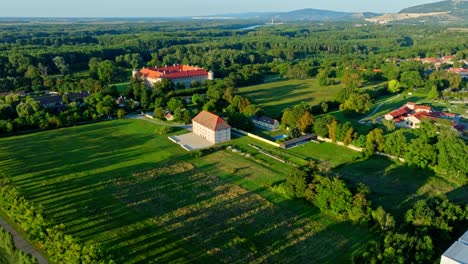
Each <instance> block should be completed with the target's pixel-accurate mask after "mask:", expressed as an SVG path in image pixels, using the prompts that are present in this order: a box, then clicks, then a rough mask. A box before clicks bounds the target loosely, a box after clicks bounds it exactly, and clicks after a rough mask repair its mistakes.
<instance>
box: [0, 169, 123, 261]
mask: <svg viewBox="0 0 468 264" xmlns="http://www.w3.org/2000/svg"><path fill="white" fill-rule="evenodd" d="M0 207H1V210H2V211H3V212H5V213H6V214H7V215H8V216H9V217H10V218H11V219H12V220H13V221H15V223H17V224H18V225H19V226H20V227H21V228H22V229H23V230H24V231H25V232H26V234H27V236H28V238H29V239H30V240H32V241H34V242H37V243H39V244H41V245H42V247H44V249H45V251H46V252H47V254H48V256H49V258H50V260H51V261H52V262H54V263H90V264H91V263H114V261H113V260H112V259H111V258H110V257H109V256H107V255H106V254H105V253H104V252H103V250H102V248H101V246H100V245H99V244H97V243H95V242H92V241H88V242H86V243H83V242H81V241H80V240H79V239H77V238H75V237H73V236H71V235H68V234H66V231H65V226H64V225H63V224H59V225H54V224H52V223H51V222H49V221H48V220H47V219H46V217H45V216H44V214H43V213H42V211H41V209H40V207H39V206H37V205H35V204H34V203H32V202H30V201H28V200H27V199H26V198H25V197H24V196H22V195H21V194H20V193H19V191H18V190H17V188H16V187H15V186H13V185H12V184H11V183H10V182H9V179H8V178H7V177H5V176H3V178H2V179H1V185H0ZM0 235H1V233H0ZM7 240H8V238H7ZM0 243H1V241H0ZM5 243H6V244H8V245H10V244H9V242H5ZM8 247H11V246H8ZM23 257H24V256H23Z"/></svg>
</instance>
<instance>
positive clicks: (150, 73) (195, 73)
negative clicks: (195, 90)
mask: <svg viewBox="0 0 468 264" xmlns="http://www.w3.org/2000/svg"><path fill="white" fill-rule="evenodd" d="M132 75H133V78H137V77H140V78H141V79H142V80H143V81H144V82H146V83H147V84H155V83H156V82H159V81H161V80H162V79H169V80H171V81H172V82H173V83H174V84H179V83H182V84H184V86H185V87H190V84H191V83H192V82H193V81H196V82H202V81H204V80H214V73H213V71H209V72H207V71H206V70H205V69H203V68H200V67H197V66H190V65H178V64H174V65H173V66H164V67H154V68H143V69H141V70H140V71H137V70H134V71H133V74H132Z"/></svg>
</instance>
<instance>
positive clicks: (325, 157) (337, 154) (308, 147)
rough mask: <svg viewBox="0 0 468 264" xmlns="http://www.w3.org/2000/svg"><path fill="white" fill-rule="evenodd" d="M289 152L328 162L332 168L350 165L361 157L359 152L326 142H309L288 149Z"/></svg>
mask: <svg viewBox="0 0 468 264" xmlns="http://www.w3.org/2000/svg"><path fill="white" fill-rule="evenodd" d="M289 151H290V152H292V153H294V154H298V155H300V156H301V157H304V158H313V159H315V160H320V161H325V162H330V165H331V166H332V167H336V166H339V165H342V164H347V163H351V162H353V161H354V160H357V159H359V158H360V157H361V156H362V154H361V153H360V152H357V151H354V150H351V149H349V148H347V147H343V146H339V145H336V144H333V143H327V142H325V143H321V144H317V143H314V142H310V143H307V144H304V145H300V146H297V147H294V148H292V149H289Z"/></svg>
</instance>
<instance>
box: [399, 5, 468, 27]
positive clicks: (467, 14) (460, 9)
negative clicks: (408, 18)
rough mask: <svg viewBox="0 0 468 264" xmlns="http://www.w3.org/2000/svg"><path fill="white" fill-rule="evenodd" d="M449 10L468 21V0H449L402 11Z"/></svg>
mask: <svg viewBox="0 0 468 264" xmlns="http://www.w3.org/2000/svg"><path fill="white" fill-rule="evenodd" d="M431 12H447V14H448V15H450V16H453V17H454V18H456V19H459V20H461V19H463V20H465V22H466V21H468V0H449V1H442V2H437V3H432V4H424V5H418V6H413V7H409V8H405V9H403V10H401V11H400V13H431Z"/></svg>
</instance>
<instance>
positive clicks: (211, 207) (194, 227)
mask: <svg viewBox="0 0 468 264" xmlns="http://www.w3.org/2000/svg"><path fill="white" fill-rule="evenodd" d="M135 124H136V123H135V121H126V120H124V121H121V122H120V121H119V122H113V123H107V124H94V125H90V126H83V127H76V128H72V129H66V130H61V131H49V132H47V133H38V134H34V135H29V136H27V137H18V138H16V139H15V141H12V140H3V141H2V140H0V143H1V144H0V166H2V168H3V167H4V168H5V173H7V174H8V175H10V176H11V178H12V180H13V182H14V183H15V184H16V185H17V186H18V187H19V188H20V189H21V191H22V192H23V193H24V194H25V195H26V197H27V198H29V199H32V200H33V201H34V202H36V203H38V204H40V205H41V206H42V208H43V211H44V215H45V216H46V218H47V219H50V220H52V221H54V223H57V224H58V223H64V224H65V226H66V231H67V233H69V234H72V235H76V236H77V237H80V238H81V239H83V240H84V241H87V240H90V239H93V240H96V241H98V242H100V243H102V245H103V246H104V247H105V248H106V249H108V251H109V253H110V254H112V255H113V256H114V258H115V260H116V262H117V263H167V262H196V263H217V262H219V263H226V262H229V263H231V262H239V263H244V262H267V263H284V262H289V263H314V262H315V263H324V262H326V261H328V262H330V263H332V262H335V263H336V262H343V261H344V259H343V252H348V253H349V251H350V250H351V251H354V250H355V249H357V248H359V247H360V246H361V245H363V243H364V242H365V241H366V240H367V238H368V236H369V233H368V231H367V230H366V229H365V228H361V227H359V226H352V225H350V224H348V223H338V224H336V223H337V222H338V221H335V220H333V219H331V218H327V217H325V216H323V215H322V214H320V212H319V211H318V210H317V209H316V208H312V207H310V206H305V204H304V203H302V202H300V201H290V200H284V201H283V202H278V203H276V204H273V203H271V202H269V201H267V200H266V199H265V198H263V197H261V196H259V195H257V194H256V193H263V192H268V190H267V189H266V187H260V188H259V189H257V190H255V192H249V191H247V190H245V189H243V188H240V187H239V186H238V185H235V184H232V183H230V182H229V181H227V180H223V179H221V178H220V177H218V176H219V175H220V173H222V172H221V171H220V170H219V169H218V168H217V167H216V166H215V165H216V164H208V165H204V166H202V165H200V166H198V167H196V166H195V165H193V164H192V163H190V162H187V161H192V160H193V159H192V158H190V156H189V154H187V153H186V152H183V151H182V150H180V148H179V147H178V146H176V145H174V144H172V143H170V142H169V141H168V140H167V139H166V138H165V137H163V136H159V137H155V136H154V135H153V134H151V131H152V129H154V128H153V127H152V126H149V125H146V123H145V124H144V125H143V123H140V125H142V126H143V128H144V129H146V130H145V132H141V131H139V129H141V128H140V127H137V128H135V127H133V125H135ZM116 131H118V132H116ZM51 137H52V138H53V139H54V140H53V142H54V144H50V143H48V142H52V140H50V138H51ZM18 140H23V141H21V145H22V147H21V148H19V147H18V146H19V143H18V142H19V141H18ZM6 164H7V165H6ZM4 165H6V166H4ZM246 171H247V167H243V168H240V170H239V171H238V172H239V175H235V176H236V177H248V175H249V173H247V172H246ZM338 252H340V254H337V253H338ZM348 253H346V254H344V255H349V254H348Z"/></svg>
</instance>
